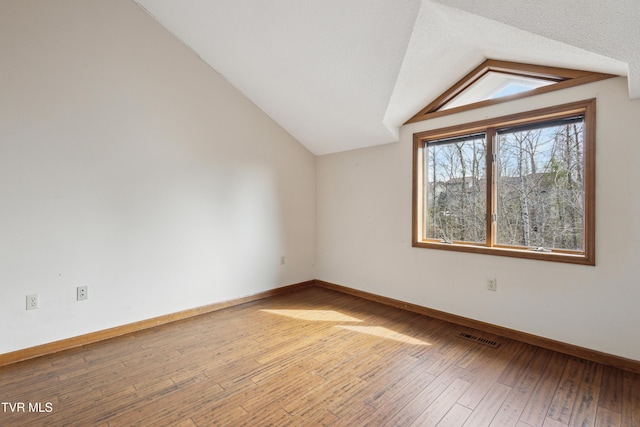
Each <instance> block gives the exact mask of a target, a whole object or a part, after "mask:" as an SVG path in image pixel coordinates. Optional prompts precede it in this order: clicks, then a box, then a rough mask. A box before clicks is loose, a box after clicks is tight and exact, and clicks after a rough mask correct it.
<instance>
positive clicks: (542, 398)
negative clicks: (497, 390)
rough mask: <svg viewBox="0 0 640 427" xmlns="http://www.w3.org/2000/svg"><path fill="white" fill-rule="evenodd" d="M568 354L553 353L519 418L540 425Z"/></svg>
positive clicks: (565, 364)
mask: <svg viewBox="0 0 640 427" xmlns="http://www.w3.org/2000/svg"><path fill="white" fill-rule="evenodd" d="M568 360H569V357H568V356H565V355H563V354H560V353H553V354H552V355H551V359H550V360H549V361H548V364H547V369H546V370H545V372H544V373H543V375H542V378H541V379H540V381H539V382H538V385H537V386H536V389H535V390H534V392H533V395H532V396H531V397H530V398H529V401H528V402H527V405H526V406H525V409H524V410H523V411H522V415H521V416H520V420H521V421H523V422H525V423H527V424H529V425H531V426H533V427H541V426H542V425H543V424H544V421H545V419H546V417H547V413H548V411H549V407H550V406H551V402H552V400H553V395H554V394H555V392H556V389H557V388H558V383H559V382H560V378H561V377H562V373H563V372H564V370H565V369H566V366H567V362H568Z"/></svg>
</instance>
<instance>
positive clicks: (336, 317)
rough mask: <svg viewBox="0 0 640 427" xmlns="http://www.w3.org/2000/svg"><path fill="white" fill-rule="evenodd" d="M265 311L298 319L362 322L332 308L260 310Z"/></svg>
mask: <svg viewBox="0 0 640 427" xmlns="http://www.w3.org/2000/svg"><path fill="white" fill-rule="evenodd" d="M261 311H264V312H267V313H272V314H279V315H281V316H287V317H291V318H294V319H299V320H311V321H321V322H362V320H360V319H356V318H355V317H351V316H347V315H346V314H342V313H340V312H338V311H334V310H266V309H265V310H261Z"/></svg>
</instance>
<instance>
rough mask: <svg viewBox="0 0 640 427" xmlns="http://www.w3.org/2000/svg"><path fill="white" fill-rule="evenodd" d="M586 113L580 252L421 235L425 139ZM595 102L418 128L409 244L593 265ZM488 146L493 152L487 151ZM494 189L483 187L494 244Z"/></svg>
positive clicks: (492, 168)
mask: <svg viewBox="0 0 640 427" xmlns="http://www.w3.org/2000/svg"><path fill="white" fill-rule="evenodd" d="M576 114H581V115H584V153H583V155H584V168H585V176H584V193H585V198H584V231H583V233H584V241H583V242H584V251H581V252H577V251H575V252H574V251H569V250H555V249H554V251H553V252H551V253H549V252H535V251H532V250H531V249H529V248H525V247H514V246H508V247H507V246H500V245H491V244H490V243H489V244H473V243H469V242H453V243H442V242H437V241H434V240H429V239H424V238H423V237H422V236H424V233H423V230H424V229H425V223H424V221H425V219H426V217H425V215H424V200H423V195H424V192H425V185H426V183H425V182H424V181H425V180H424V158H425V157H424V156H425V154H424V150H425V141H427V140H433V139H439V138H446V137H454V136H461V135H465V134H469V133H473V132H478V131H487V130H488V131H489V132H492V130H491V129H495V128H500V127H505V126H512V125H519V124H525V123H537V122H544V121H548V120H553V119H559V118H563V117H569V116H572V115H576ZM595 114H596V100H595V99H588V100H584V101H578V102H572V103H569V104H563V105H558V106H553V107H548V108H542V109H538V110H533V111H527V112H522V113H517V114H512V115H508V116H502V117H496V118H491V119H486V120H481V121H476V122H472V123H466V124H462V125H456V126H451V127H446V128H440V129H435V130H429V131H424V132H418V133H415V134H414V135H413V172H412V174H413V185H412V192H413V203H412V204H413V207H412V246H413V247H417V248H428V249H441V250H448V251H457V252H469V253H479V254H489V255H500V256H507V257H515V258H526V259H534V260H541V261H556V262H565V263H572V264H583V265H592V266H593V265H595V262H596V261H595V251H596V245H595V184H596V180H595V173H596V170H595V155H596V152H595V150H596V147H595V130H596V129H595V126H596V123H595V122H596V118H595ZM487 144H488V148H487V153H492V152H493V148H492V146H491V144H492V142H491V138H489V135H487ZM490 150H491V151H490ZM491 157H492V156H491V155H488V156H487V168H486V171H487V181H488V182H491V186H492V187H493V188H495V180H496V165H495V162H493V161H492V159H491ZM496 197H497V195H496V191H487V206H488V207H489V206H490V207H491V208H490V209H487V228H486V230H487V242H493V241H494V239H493V236H495V233H496V223H495V221H492V220H491V213H492V212H496V204H497V201H496Z"/></svg>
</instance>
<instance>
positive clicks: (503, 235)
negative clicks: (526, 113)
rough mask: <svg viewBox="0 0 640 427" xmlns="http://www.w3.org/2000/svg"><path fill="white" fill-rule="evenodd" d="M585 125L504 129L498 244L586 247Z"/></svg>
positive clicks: (500, 148) (500, 137) (580, 120)
mask: <svg viewBox="0 0 640 427" xmlns="http://www.w3.org/2000/svg"><path fill="white" fill-rule="evenodd" d="M583 125H584V118H583V117H578V118H573V119H568V120H566V121H565V122H564V123H562V124H560V123H557V122H555V123H550V124H547V125H540V126H539V127H529V128H527V129H524V130H523V129H519V130H512V131H509V130H507V131H501V132H498V159H499V163H498V193H497V203H498V219H497V238H496V243H497V244H499V245H519V246H527V247H535V248H545V249H568V250H577V251H581V250H583V246H584V242H583V228H584V196H583V194H584V158H583V156H584V144H583V127H584V126H583Z"/></svg>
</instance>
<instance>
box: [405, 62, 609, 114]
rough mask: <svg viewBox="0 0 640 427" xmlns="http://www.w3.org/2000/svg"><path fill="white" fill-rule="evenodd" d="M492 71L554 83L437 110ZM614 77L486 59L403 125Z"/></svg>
mask: <svg viewBox="0 0 640 427" xmlns="http://www.w3.org/2000/svg"><path fill="white" fill-rule="evenodd" d="M490 71H493V72H498V73H506V74H511V75H519V76H524V77H534V78H537V79H544V80H551V81H555V82H557V83H555V84H552V85H548V86H542V87H539V88H536V89H532V90H529V91H526V92H522V93H516V94H513V95H509V96H504V97H500V98H497V99H487V100H484V101H479V102H474V103H471V104H467V105H461V106H459V107H455V108H450V109H448V110H440V108H441V107H443V106H444V105H445V104H446V103H447V102H449V101H450V100H452V99H453V98H455V97H456V96H457V95H459V94H460V93H461V92H463V91H464V90H465V89H466V88H468V87H469V86H471V85H472V84H473V83H475V82H476V81H477V80H478V79H480V78H481V77H482V76H484V75H485V74H486V73H488V72H490ZM612 77H616V76H614V75H612V74H604V73H595V72H590V71H581V70H573V69H569V68H558V67H546V66H541V65H531V64H521V63H518V62H508V61H497V60H494V59H487V60H485V61H484V62H483V63H482V64H480V65H479V66H477V67H476V68H474V69H473V70H472V71H471V72H469V73H468V74H467V75H466V76H464V77H463V78H462V79H460V80H459V81H458V82H457V83H456V84H454V85H453V86H451V88H449V89H448V90H447V91H445V92H444V93H443V94H442V95H440V96H439V97H437V98H436V99H435V100H434V101H433V102H431V103H430V104H429V105H427V106H426V107H425V108H423V109H422V110H420V111H419V112H418V113H417V114H416V115H415V116H413V117H412V118H410V119H409V120H407V122H406V123H405V124H409V123H416V122H420V121H423V120H429V119H432V118H435V117H440V116H445V115H449V114H455V113H460V112H462V111H467V110H472V109H476V108H481V107H486V106H489V105H495V104H501V103H503V102H508V101H513V100H514V99H521V98H526V97H528V96H534V95H539V94H542V93H547V92H552V91H555V90H560V89H566V88H569V87H573V86H578V85H583V84H587V83H592V82H596V81H599V80H604V79H609V78H612Z"/></svg>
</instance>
